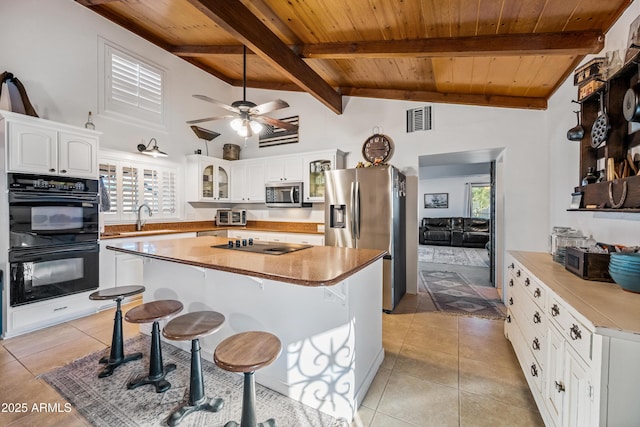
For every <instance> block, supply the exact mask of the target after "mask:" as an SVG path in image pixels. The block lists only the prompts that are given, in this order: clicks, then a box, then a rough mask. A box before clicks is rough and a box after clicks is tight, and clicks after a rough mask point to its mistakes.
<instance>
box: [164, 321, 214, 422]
mask: <svg viewBox="0 0 640 427" xmlns="http://www.w3.org/2000/svg"><path fill="white" fill-rule="evenodd" d="M224 321H225V318H224V315H223V314H221V313H218V312H216V311H195V312H193V313H187V314H183V315H181V316H178V317H174V318H173V319H171V320H170V321H169V322H168V323H167V324H166V325H165V326H164V328H163V329H162V335H163V336H164V337H165V338H168V339H170V340H174V341H186V340H191V376H190V381H189V383H190V384H189V385H190V386H189V400H188V402H186V403H185V404H183V405H182V406H181V407H180V408H178V409H176V410H175V411H174V412H173V413H172V414H171V415H169V418H168V420H167V423H168V424H169V425H170V426H176V425H178V424H179V423H180V422H181V421H182V420H183V418H184V417H186V416H187V415H189V414H190V413H192V412H195V411H209V412H218V411H219V410H220V409H222V405H224V402H223V400H222V399H220V398H215V399H209V398H207V396H206V395H205V394H204V380H203V377H202V360H201V359H200V340H199V338H202V337H205V336H207V335H211V334H212V333H214V332H217V331H218V330H219V329H220V328H221V327H222V325H223V323H224Z"/></svg>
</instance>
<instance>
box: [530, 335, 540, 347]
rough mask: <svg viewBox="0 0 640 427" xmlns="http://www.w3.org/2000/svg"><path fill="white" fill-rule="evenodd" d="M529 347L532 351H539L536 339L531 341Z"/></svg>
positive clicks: (538, 343) (538, 342)
mask: <svg viewBox="0 0 640 427" xmlns="http://www.w3.org/2000/svg"><path fill="white" fill-rule="evenodd" d="M531 347H532V348H533V349H534V350H540V341H538V338H534V339H533V341H532V342H531Z"/></svg>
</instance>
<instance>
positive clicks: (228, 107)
mask: <svg viewBox="0 0 640 427" xmlns="http://www.w3.org/2000/svg"><path fill="white" fill-rule="evenodd" d="M193 97H194V98H196V99H200V100H202V101H207V102H210V103H212V104H215V105H217V106H218V107H221V108H224V109H225V110H229V111H231V112H233V113H239V112H240V110H238V109H237V108H236V107H232V106H231V105H228V104H225V103H224V102H220V101H217V100H215V99H213V98H210V97H208V96H207V95H193Z"/></svg>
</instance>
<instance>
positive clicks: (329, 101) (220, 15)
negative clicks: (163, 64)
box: [189, 0, 342, 114]
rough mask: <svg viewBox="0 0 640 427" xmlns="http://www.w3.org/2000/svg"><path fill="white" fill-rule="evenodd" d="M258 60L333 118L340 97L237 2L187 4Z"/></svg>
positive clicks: (196, 0)
mask: <svg viewBox="0 0 640 427" xmlns="http://www.w3.org/2000/svg"><path fill="white" fill-rule="evenodd" d="M189 2H190V3H191V4H193V5H194V6H195V7H197V8H198V9H199V10H200V11H201V12H202V13H204V14H205V15H206V16H208V17H209V18H210V19H211V20H213V21H214V22H215V23H216V24H218V25H219V26H220V27H222V28H223V29H225V30H226V31H228V32H229V33H230V34H232V35H233V36H234V37H236V38H237V39H238V40H240V41H241V42H242V43H243V44H244V45H246V46H247V47H248V48H249V49H250V50H252V51H253V52H255V53H256V54H257V55H258V56H260V58H262V59H263V60H265V61H266V62H267V63H269V64H270V65H271V66H272V67H274V68H275V69H277V70H279V71H280V72H281V73H282V74H283V75H284V76H285V77H287V78H288V79H290V80H291V81H293V82H294V83H296V84H297V85H299V86H300V87H301V88H303V89H304V90H305V91H306V92H308V93H309V94H311V95H312V96H314V97H315V98H316V99H318V100H319V101H320V102H322V103H323V104H325V105H326V106H327V107H329V108H330V109H331V110H332V111H334V112H335V113H337V114H342V97H341V95H340V94H339V93H338V92H336V91H335V90H334V89H333V88H332V87H331V86H329V84H327V82H325V81H324V80H323V79H322V78H321V77H320V76H319V75H318V74H316V72H315V71H313V69H312V68H311V67H309V66H308V65H307V64H306V63H305V62H304V61H303V60H302V59H301V58H300V57H298V55H296V54H295V53H294V52H293V51H292V50H291V49H290V48H289V47H288V46H287V45H286V44H285V43H284V42H282V41H281V40H280V39H279V38H278V37H277V36H276V35H275V34H274V33H272V32H271V30H269V28H267V27H266V26H265V25H264V24H263V23H262V21H261V20H260V19H259V18H257V17H256V16H255V15H254V14H253V13H251V11H250V10H249V9H247V7H246V6H244V5H243V4H242V3H240V2H239V1H238V0H189Z"/></svg>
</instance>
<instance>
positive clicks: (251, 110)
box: [187, 46, 298, 137]
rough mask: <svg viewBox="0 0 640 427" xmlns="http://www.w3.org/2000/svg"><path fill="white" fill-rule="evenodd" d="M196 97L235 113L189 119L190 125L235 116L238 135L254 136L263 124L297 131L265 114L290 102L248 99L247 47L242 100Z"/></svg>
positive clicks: (294, 126)
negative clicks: (258, 103) (229, 102)
mask: <svg viewBox="0 0 640 427" xmlns="http://www.w3.org/2000/svg"><path fill="white" fill-rule="evenodd" d="M193 97H194V98H197V99H201V100H203V101H207V102H210V103H212V104H215V105H217V106H218V107H222V108H224V109H225V110H228V111H230V112H232V113H233V115H224V116H214V117H206V118H203V119H196V120H189V121H188V122H187V123H188V124H190V125H193V124H197V123H202V122H209V121H213V120H220V119H227V118H234V119H233V120H232V121H231V127H232V128H233V129H234V130H235V131H236V132H238V135H240V136H244V137H250V136H253V135H254V134H256V133H259V132H260V131H261V130H262V125H263V124H266V125H269V126H272V127H278V128H282V129H286V130H289V131H293V132H295V131H297V130H298V126H297V125H294V124H291V123H287V122H285V121H282V120H279V119H274V118H273V117H267V116H265V114H267V113H270V112H272V111H275V110H279V109H282V108H287V107H288V106H289V104H287V103H286V102H285V101H283V100H281V99H276V100H275V101H270V102H265V103H264V104H260V105H256V104H255V103H253V102H251V101H247V47H246V46H243V50H242V100H241V101H235V102H233V103H232V104H231V105H228V104H225V103H224V102H220V101H216V100H215V99H213V98H210V97H208V96H206V95H193Z"/></svg>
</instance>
